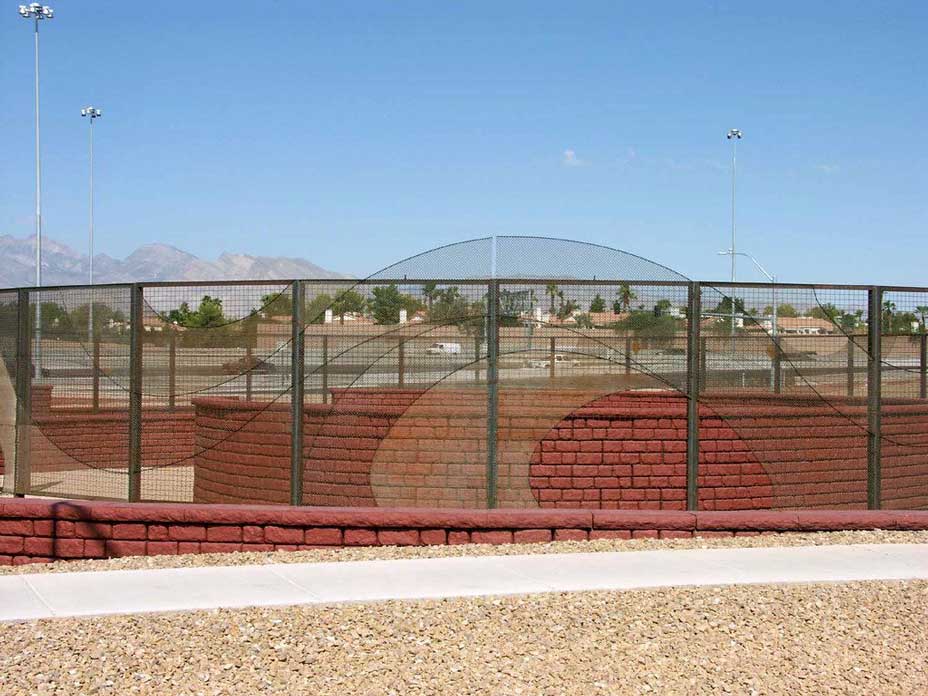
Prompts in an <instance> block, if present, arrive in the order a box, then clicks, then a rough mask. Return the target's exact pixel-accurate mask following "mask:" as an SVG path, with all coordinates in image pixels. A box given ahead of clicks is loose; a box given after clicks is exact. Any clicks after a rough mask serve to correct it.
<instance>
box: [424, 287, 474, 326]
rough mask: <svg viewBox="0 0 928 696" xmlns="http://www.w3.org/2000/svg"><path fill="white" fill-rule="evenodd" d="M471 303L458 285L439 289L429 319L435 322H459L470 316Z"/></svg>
mask: <svg viewBox="0 0 928 696" xmlns="http://www.w3.org/2000/svg"><path fill="white" fill-rule="evenodd" d="M469 314H470V304H469V303H468V301H467V298H465V297H464V296H463V295H462V294H461V291H460V290H459V289H458V288H456V287H453V286H452V287H450V288H445V289H444V290H441V291H439V293H438V296H437V297H436V298H435V302H434V304H433V305H432V308H431V309H430V310H429V321H431V322H432V323H434V324H457V323H458V322H460V321H463V320H465V319H468V318H470V317H469Z"/></svg>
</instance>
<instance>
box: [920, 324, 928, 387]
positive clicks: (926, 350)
mask: <svg viewBox="0 0 928 696" xmlns="http://www.w3.org/2000/svg"><path fill="white" fill-rule="evenodd" d="M918 375H919V378H918V398H920V399H924V398H926V397H928V334H925V333H923V334H922V335H921V336H919V337H918Z"/></svg>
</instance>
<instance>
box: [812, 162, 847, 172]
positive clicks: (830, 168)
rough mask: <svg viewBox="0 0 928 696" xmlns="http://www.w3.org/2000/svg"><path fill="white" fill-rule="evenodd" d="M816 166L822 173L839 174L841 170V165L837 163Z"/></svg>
mask: <svg viewBox="0 0 928 696" xmlns="http://www.w3.org/2000/svg"><path fill="white" fill-rule="evenodd" d="M815 168H816V169H817V170H818V171H820V172H821V173H822V174H837V173H838V172H840V171H841V167H840V166H839V165H837V164H817V165H815Z"/></svg>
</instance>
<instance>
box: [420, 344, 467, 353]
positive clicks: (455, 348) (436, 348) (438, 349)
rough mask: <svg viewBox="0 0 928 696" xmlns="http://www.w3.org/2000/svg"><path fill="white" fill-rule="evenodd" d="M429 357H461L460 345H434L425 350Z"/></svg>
mask: <svg viewBox="0 0 928 696" xmlns="http://www.w3.org/2000/svg"><path fill="white" fill-rule="evenodd" d="M425 352H426V353H427V354H428V355H460V354H461V344H460V343H433V344H432V345H430V346H429V347H428V348H426V349H425Z"/></svg>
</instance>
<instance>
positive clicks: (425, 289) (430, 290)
mask: <svg viewBox="0 0 928 696" xmlns="http://www.w3.org/2000/svg"><path fill="white" fill-rule="evenodd" d="M422 294H423V295H424V296H425V304H426V306H427V307H428V308H429V314H431V313H432V303H433V302H434V301H435V299H436V298H437V297H438V294H439V290H438V283H435V282H433V281H430V282H428V283H425V284H424V285H423V286H422Z"/></svg>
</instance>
